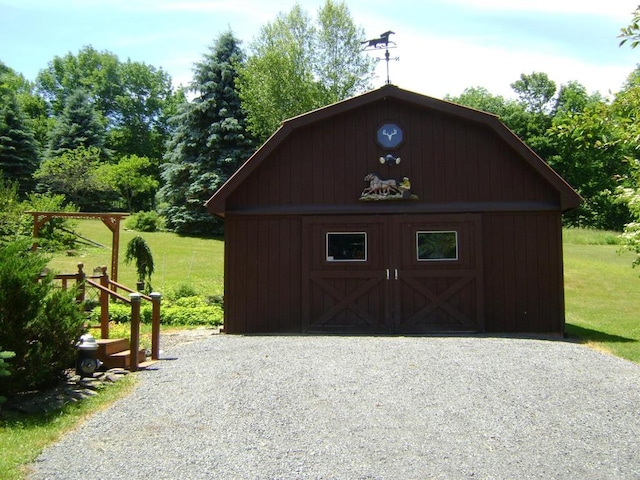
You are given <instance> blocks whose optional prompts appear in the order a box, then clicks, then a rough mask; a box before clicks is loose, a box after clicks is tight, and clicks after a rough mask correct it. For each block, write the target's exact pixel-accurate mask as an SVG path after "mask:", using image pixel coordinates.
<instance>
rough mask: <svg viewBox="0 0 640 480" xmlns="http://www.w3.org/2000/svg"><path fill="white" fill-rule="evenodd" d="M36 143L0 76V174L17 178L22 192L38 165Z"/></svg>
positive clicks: (27, 188) (22, 193) (24, 190)
mask: <svg viewBox="0 0 640 480" xmlns="http://www.w3.org/2000/svg"><path fill="white" fill-rule="evenodd" d="M38 160H39V158H38V147H37V142H36V140H35V137H34V134H33V131H32V129H31V127H30V125H29V122H28V120H27V119H26V117H25V116H24V115H23V113H22V111H21V109H20V107H19V105H18V102H17V99H16V96H15V95H14V94H13V92H11V91H9V89H7V88H4V86H3V84H2V82H1V77H0V174H2V175H3V176H4V177H5V178H7V179H9V180H13V181H16V182H18V185H19V191H20V194H21V195H24V194H26V193H27V192H28V191H30V190H32V188H33V180H32V177H31V176H32V174H33V172H35V170H36V169H37V168H38Z"/></svg>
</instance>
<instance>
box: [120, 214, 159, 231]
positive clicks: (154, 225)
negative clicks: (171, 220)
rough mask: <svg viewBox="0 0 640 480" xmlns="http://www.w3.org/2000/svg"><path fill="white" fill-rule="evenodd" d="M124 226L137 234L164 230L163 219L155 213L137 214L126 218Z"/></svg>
mask: <svg viewBox="0 0 640 480" xmlns="http://www.w3.org/2000/svg"><path fill="white" fill-rule="evenodd" d="M124 225H125V227H126V228H128V229H129V230H135V231H137V232H157V231H160V230H162V229H163V228H164V219H163V218H162V217H161V216H160V215H158V213H157V212H155V211H150V212H138V213H135V214H133V215H131V216H129V217H127V220H126V222H125V224H124Z"/></svg>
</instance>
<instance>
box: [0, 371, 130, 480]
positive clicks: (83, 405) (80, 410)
mask: <svg viewBox="0 0 640 480" xmlns="http://www.w3.org/2000/svg"><path fill="white" fill-rule="evenodd" d="M135 383H136V378H135V374H131V375H128V376H127V377H125V378H123V379H122V380H119V381H118V382H116V383H114V384H113V385H109V386H107V387H105V388H104V389H102V390H101V391H100V394H99V395H96V396H95V397H91V398H88V399H86V400H83V401H82V402H78V403H73V404H69V405H67V406H66V407H64V408H63V409H62V410H59V411H57V412H53V413H47V414H45V413H42V414H37V415H25V414H21V413H17V412H8V411H3V412H2V417H0V418H1V419H0V472H1V474H0V477H1V478H2V479H3V480H21V479H23V478H25V477H26V476H27V474H28V471H27V465H29V464H31V463H32V462H33V461H34V460H35V459H36V458H37V456H38V455H39V454H40V453H41V452H42V449H43V448H44V447H46V446H47V445H51V444H52V443H55V442H56V441H57V440H58V439H59V438H60V437H61V436H62V435H63V434H64V433H66V432H68V431H69V430H72V429H73V428H75V427H77V426H78V425H79V424H80V423H81V422H82V421H83V420H84V419H85V418H87V417H88V416H90V415H93V414H94V413H95V412H96V411H99V410H101V409H104V408H106V407H107V406H109V405H111V404H112V403H113V402H115V401H116V400H118V399H119V398H121V397H123V396H125V395H127V394H128V393H129V392H130V391H131V390H132V388H133V386H134V385H135ZM88 467H90V466H88ZM89 471H90V469H89Z"/></svg>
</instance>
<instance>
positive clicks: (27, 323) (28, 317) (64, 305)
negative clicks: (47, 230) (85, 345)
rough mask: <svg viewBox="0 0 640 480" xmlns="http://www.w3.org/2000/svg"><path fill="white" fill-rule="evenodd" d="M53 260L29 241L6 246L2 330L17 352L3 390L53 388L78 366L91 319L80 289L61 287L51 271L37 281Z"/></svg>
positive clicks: (1, 252) (0, 268)
mask: <svg viewBox="0 0 640 480" xmlns="http://www.w3.org/2000/svg"><path fill="white" fill-rule="evenodd" d="M47 260H48V259H47V258H46V257H45V256H44V255H43V254H41V253H39V252H31V251H30V242H29V241H28V240H22V241H17V242H12V243H8V244H5V245H0V332H2V342H3V347H4V348H6V349H7V350H9V351H12V352H15V354H16V355H15V358H14V360H13V361H12V370H13V374H12V375H11V377H8V378H7V379H5V381H3V383H2V384H1V385H0V393H16V392H21V391H26V390H33V389H38V388H41V387H45V386H48V385H50V384H53V383H54V382H55V381H56V380H57V379H58V378H59V376H60V374H62V373H63V371H64V370H65V369H67V368H69V367H70V366H72V365H73V361H74V359H75V355H76V351H75V346H74V344H75V341H76V339H77V337H78V336H79V335H81V334H82V333H83V331H84V322H85V317H84V315H83V313H82V310H81V308H79V306H78V304H77V303H76V293H77V292H76V290H75V288H71V289H69V290H62V289H58V288H56V286H55V285H54V281H53V277H52V276H51V275H47V276H44V277H42V278H41V279H40V281H36V279H37V278H38V277H39V276H40V272H42V270H43V269H44V267H45V266H46V264H47Z"/></svg>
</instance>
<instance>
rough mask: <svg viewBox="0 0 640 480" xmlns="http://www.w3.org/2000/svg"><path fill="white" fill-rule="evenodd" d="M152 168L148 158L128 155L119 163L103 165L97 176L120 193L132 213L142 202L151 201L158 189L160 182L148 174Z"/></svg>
mask: <svg viewBox="0 0 640 480" xmlns="http://www.w3.org/2000/svg"><path fill="white" fill-rule="evenodd" d="M150 167H151V161H150V160H149V159H148V158H146V157H139V156H137V155H127V156H124V157H122V158H121V159H120V161H119V162H118V163H114V164H103V165H102V166H100V167H99V171H98V172H97V173H96V175H97V177H98V178H99V179H100V180H101V182H102V183H104V184H105V185H108V186H109V187H110V188H111V189H112V190H114V191H116V192H118V194H119V195H120V197H121V198H122V199H123V200H124V201H125V203H126V208H127V211H128V212H132V211H133V210H134V207H135V206H138V205H140V203H141V202H140V200H142V199H146V200H147V201H149V199H151V198H153V196H154V194H155V192H156V191H157V189H158V180H157V179H156V178H154V177H153V176H152V175H147V174H146V172H148V171H149V168H150ZM147 206H150V205H147Z"/></svg>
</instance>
